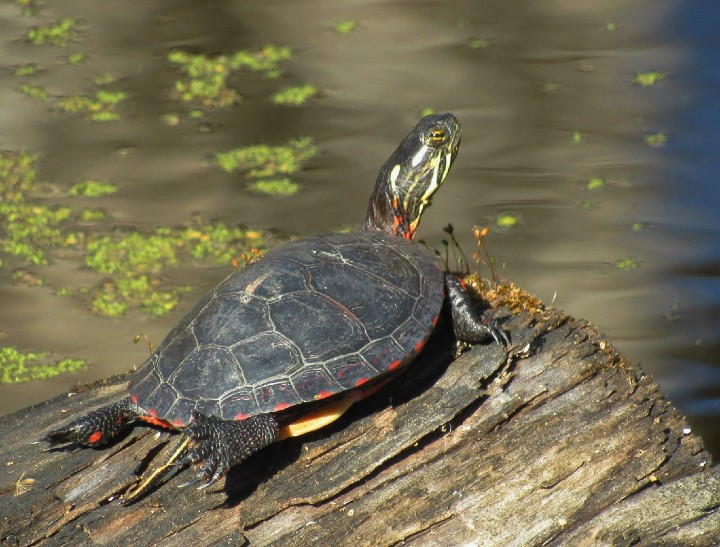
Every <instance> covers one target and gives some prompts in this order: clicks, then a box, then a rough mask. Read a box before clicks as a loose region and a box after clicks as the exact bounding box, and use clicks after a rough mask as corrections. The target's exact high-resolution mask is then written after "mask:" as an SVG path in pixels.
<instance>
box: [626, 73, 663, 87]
mask: <svg viewBox="0 0 720 547" xmlns="http://www.w3.org/2000/svg"><path fill="white" fill-rule="evenodd" d="M664 79H665V73H663V72H642V73H640V74H637V75H636V76H635V77H634V78H633V83H634V84H638V85H639V86H642V87H649V86H651V85H655V84H656V83H658V82H659V81H660V80H664Z"/></svg>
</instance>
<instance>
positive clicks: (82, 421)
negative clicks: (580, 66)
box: [40, 397, 138, 447]
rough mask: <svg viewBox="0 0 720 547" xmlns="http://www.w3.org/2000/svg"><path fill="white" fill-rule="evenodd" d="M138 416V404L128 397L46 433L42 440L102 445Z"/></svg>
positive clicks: (53, 442) (52, 444)
mask: <svg viewBox="0 0 720 547" xmlns="http://www.w3.org/2000/svg"><path fill="white" fill-rule="evenodd" d="M137 416H138V413H137V405H135V403H133V402H132V401H131V400H130V398H129V397H127V398H125V399H122V400H120V401H118V402H116V403H112V404H110V405H107V406H103V407H100V408H98V409H97V410H93V411H92V412H90V413H88V414H86V415H85V416H81V417H80V418H77V419H75V420H73V421H72V422H70V423H68V424H66V425H65V426H63V427H61V428H59V429H55V430H52V431H50V432H48V433H46V434H45V435H44V436H43V437H42V438H41V439H40V441H41V442H45V443H48V444H50V445H51V446H55V445H58V444H65V443H74V444H81V445H85V446H92V447H95V446H100V445H103V444H105V443H107V442H108V441H110V439H112V438H113V437H115V436H116V435H117V434H118V433H120V432H121V431H122V430H123V429H125V427H126V426H127V424H128V423H130V422H132V421H133V420H135V419H136V418H137Z"/></svg>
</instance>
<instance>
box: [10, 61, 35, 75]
mask: <svg viewBox="0 0 720 547" xmlns="http://www.w3.org/2000/svg"><path fill="white" fill-rule="evenodd" d="M36 72H37V65H35V64H34V63H29V64H27V65H20V66H17V67H15V76H17V77H18V78H24V77H26V76H32V75H33V74H35V73H36Z"/></svg>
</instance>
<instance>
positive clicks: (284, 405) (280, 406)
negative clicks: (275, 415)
mask: <svg viewBox="0 0 720 547" xmlns="http://www.w3.org/2000/svg"><path fill="white" fill-rule="evenodd" d="M289 407H290V403H278V404H276V405H275V408H273V410H274V411H275V412H280V411H281V410H285V409H286V408H289Z"/></svg>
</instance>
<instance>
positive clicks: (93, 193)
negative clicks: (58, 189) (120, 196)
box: [68, 179, 118, 198]
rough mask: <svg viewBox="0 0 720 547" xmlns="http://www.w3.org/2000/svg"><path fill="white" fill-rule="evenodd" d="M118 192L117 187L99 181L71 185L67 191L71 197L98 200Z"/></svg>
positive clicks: (85, 181)
mask: <svg viewBox="0 0 720 547" xmlns="http://www.w3.org/2000/svg"><path fill="white" fill-rule="evenodd" d="M117 191H118V187H117V186H115V185H114V184H112V183H110V182H101V181H99V180H89V179H88V180H84V181H82V182H78V183H77V184H73V185H72V186H71V187H70V189H69V190H68V194H70V195H71V196H81V197H86V198H99V197H101V196H107V195H109V194H114V193H115V192H117Z"/></svg>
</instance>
